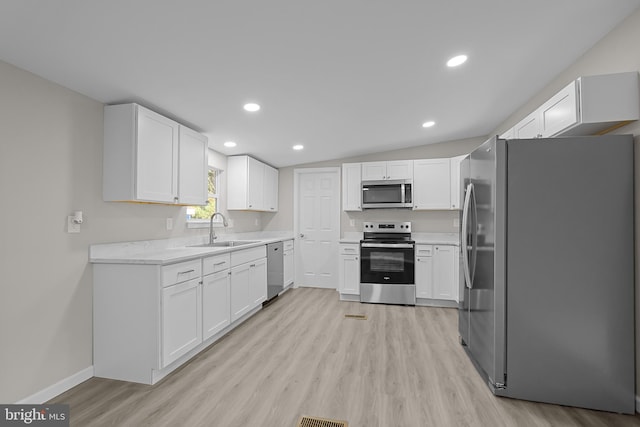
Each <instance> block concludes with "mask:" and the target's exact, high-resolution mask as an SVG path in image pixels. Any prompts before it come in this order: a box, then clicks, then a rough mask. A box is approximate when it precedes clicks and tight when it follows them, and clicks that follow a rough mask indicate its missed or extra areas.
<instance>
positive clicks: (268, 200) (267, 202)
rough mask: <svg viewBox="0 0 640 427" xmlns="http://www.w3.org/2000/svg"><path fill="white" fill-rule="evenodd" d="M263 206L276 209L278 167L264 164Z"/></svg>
mask: <svg viewBox="0 0 640 427" xmlns="http://www.w3.org/2000/svg"><path fill="white" fill-rule="evenodd" d="M264 208H265V210H266V211H269V212H277V211H278V169H276V168H272V167H271V166H269V165H264Z"/></svg>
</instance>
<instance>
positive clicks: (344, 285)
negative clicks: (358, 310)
mask: <svg viewBox="0 0 640 427" xmlns="http://www.w3.org/2000/svg"><path fill="white" fill-rule="evenodd" d="M338 273H339V281H340V283H339V286H340V293H341V294H350V295H360V256H359V255H340V268H339V272H338Z"/></svg>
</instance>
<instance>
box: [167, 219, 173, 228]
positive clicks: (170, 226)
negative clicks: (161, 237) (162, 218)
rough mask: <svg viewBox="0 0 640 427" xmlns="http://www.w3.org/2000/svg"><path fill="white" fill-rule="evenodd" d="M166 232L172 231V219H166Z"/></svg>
mask: <svg viewBox="0 0 640 427" xmlns="http://www.w3.org/2000/svg"><path fill="white" fill-rule="evenodd" d="M167 230H173V218H167Z"/></svg>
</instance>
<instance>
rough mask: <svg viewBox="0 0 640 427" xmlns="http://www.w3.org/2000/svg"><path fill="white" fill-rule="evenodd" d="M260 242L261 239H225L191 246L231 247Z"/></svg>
mask: <svg viewBox="0 0 640 427" xmlns="http://www.w3.org/2000/svg"><path fill="white" fill-rule="evenodd" d="M251 243H260V240H225V241H223V242H214V243H203V244H201V245H191V246H189V247H190V248H229V247H233V246H242V245H249V244H251Z"/></svg>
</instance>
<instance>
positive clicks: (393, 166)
mask: <svg viewBox="0 0 640 427" xmlns="http://www.w3.org/2000/svg"><path fill="white" fill-rule="evenodd" d="M387 179H413V160H397V161H392V162H387Z"/></svg>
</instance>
